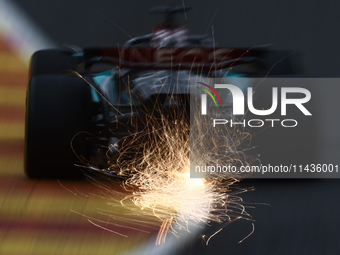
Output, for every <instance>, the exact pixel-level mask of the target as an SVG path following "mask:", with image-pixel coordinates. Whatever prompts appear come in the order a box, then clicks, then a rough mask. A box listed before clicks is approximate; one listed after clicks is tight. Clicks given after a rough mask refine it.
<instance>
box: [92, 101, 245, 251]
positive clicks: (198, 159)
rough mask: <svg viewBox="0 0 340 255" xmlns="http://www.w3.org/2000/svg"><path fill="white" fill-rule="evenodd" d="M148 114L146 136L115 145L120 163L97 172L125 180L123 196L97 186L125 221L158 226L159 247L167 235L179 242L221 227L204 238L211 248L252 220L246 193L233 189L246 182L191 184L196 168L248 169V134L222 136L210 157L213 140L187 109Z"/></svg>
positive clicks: (154, 110)
mask: <svg viewBox="0 0 340 255" xmlns="http://www.w3.org/2000/svg"><path fill="white" fill-rule="evenodd" d="M171 100H173V101H174V102H175V101H177V102H178V100H179V99H176V98H175V96H173V97H172V99H171ZM182 103H183V104H185V102H182ZM156 105H157V103H156ZM145 112H146V114H145V116H144V117H143V119H142V118H141V119H139V121H142V122H143V126H144V129H143V131H141V132H138V133H137V134H132V135H130V136H127V137H125V138H123V139H121V140H120V141H119V142H118V143H116V144H115V145H114V146H117V147H119V148H117V149H119V150H118V151H119V154H118V157H115V158H113V159H108V160H109V163H110V164H111V166H110V167H109V168H108V169H102V170H100V169H98V171H101V172H105V173H107V174H116V175H118V176H119V177H122V181H119V182H120V185H121V186H122V187H124V190H123V191H118V190H117V189H111V188H109V187H107V186H105V185H103V184H100V183H97V184H98V186H99V187H101V188H102V194H103V195H102V197H104V198H105V199H106V201H107V203H108V204H109V205H112V206H122V207H123V208H124V209H125V210H126V212H125V213H124V214H125V215H126V216H125V217H129V216H131V217H132V218H131V220H130V222H134V220H133V218H134V216H137V217H138V218H139V221H141V219H143V220H142V221H143V224H144V225H145V224H146V225H148V224H150V225H151V226H158V228H159V233H158V236H157V240H156V245H159V244H161V243H164V242H165V240H166V236H167V233H168V232H169V233H172V234H174V235H175V236H177V237H178V236H180V233H181V232H182V231H187V232H191V231H192V229H194V228H196V229H197V228H201V229H202V231H203V229H204V228H203V227H204V226H208V227H209V226H212V225H218V226H219V227H218V231H213V232H212V234H209V235H208V236H207V235H205V237H204V238H207V237H208V239H207V240H208V241H206V244H208V242H209V240H210V238H211V237H212V236H214V235H215V234H216V233H217V232H219V231H221V230H222V229H223V228H224V226H226V225H228V224H229V223H231V222H233V221H235V220H237V219H241V218H243V219H248V220H250V216H249V215H248V214H247V213H246V211H245V207H244V206H243V205H242V199H241V198H240V197H239V196H238V195H239V194H240V193H242V192H246V191H247V190H242V189H237V188H235V185H234V184H235V183H237V182H239V180H240V178H242V176H232V175H229V176H226V178H213V179H212V178H205V176H203V175H202V178H190V164H193V162H195V163H194V164H196V165H199V164H202V163H203V162H204V163H207V162H213V161H214V162H215V163H216V162H217V163H221V162H224V164H225V163H227V164H229V163H231V164H234V165H235V164H240V163H241V164H248V163H249V162H248V161H247V160H248V159H247V157H246V156H245V154H244V152H243V151H242V150H241V145H242V144H243V143H244V141H246V140H247V139H249V134H248V133H247V132H241V130H228V133H227V134H223V137H222V138H221V134H218V139H215V140H212V142H213V143H214V146H213V147H214V148H215V149H213V150H210V151H207V150H206V149H204V146H202V145H204V143H206V142H208V140H209V141H210V142H211V140H210V139H211V137H210V136H206V135H205V133H206V132H207V130H206V128H208V127H207V126H204V125H203V126H202V125H190V121H189V120H190V118H189V115H188V113H187V112H186V111H185V110H184V109H183V106H182V107H179V106H176V107H174V108H173V109H171V110H169V111H167V112H163V111H162V110H161V109H160V108H158V107H156V106H155V107H154V108H152V109H151V110H150V109H149V110H148V111H145ZM197 112H199V111H197ZM155 116H157V117H155ZM197 121H200V120H197ZM131 122H132V123H131V125H132V126H133V121H131ZM216 130H217V132H219V129H216ZM190 132H196V133H197V132H198V133H199V135H196V136H195V137H198V138H199V139H196V140H192V141H190V140H191V139H190ZM191 143H192V144H195V146H198V149H197V155H193V154H192V153H190V145H191ZM200 145H201V146H200ZM111 146H112V145H111ZM221 150H223V152H224V153H223V154H222V156H221V153H220V152H221ZM203 155H204V156H203ZM221 164H222V163H221ZM93 169H95V168H93ZM215 177H216V176H215ZM115 181H118V180H115ZM112 214H114V212H112ZM135 218H136V217H135ZM138 223H140V222H138ZM210 232H211V231H210ZM202 238H203V237H202Z"/></svg>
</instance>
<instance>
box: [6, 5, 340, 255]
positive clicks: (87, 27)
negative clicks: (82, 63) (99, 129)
mask: <svg viewBox="0 0 340 255" xmlns="http://www.w3.org/2000/svg"><path fill="white" fill-rule="evenodd" d="M173 2H174V1H161V2H160V1H155V0H152V1H147V2H146V1H132V0H128V1H108V0H98V1H91V0H82V1H80V0H70V1H65V0H62V1H50V0H47V1H39V0H31V1H25V0H15V1H11V0H0V254H18V255H19V254H20V255H21V254H67V255H68V254H124V253H129V254H173V255H177V254H197V253H198V252H197V250H199V251H200V253H202V254H214V255H215V254H249V255H250V254H259V255H260V254H261V255H263V254H264V255H266V254H268V255H276V254H299V255H301V254H308V255H310V254H325V255H333V254H334V255H338V254H340V234H339V229H340V219H339V215H340V200H339V196H340V181H339V180H274V181H271V180H247V181H245V182H244V184H242V185H243V187H249V186H255V188H256V191H255V192H251V193H249V194H245V195H244V199H245V200H246V201H249V202H253V203H255V202H257V203H267V204H270V206H264V205H256V209H250V211H249V212H250V213H251V214H252V215H253V217H254V219H255V220H256V224H255V233H254V234H253V235H252V236H250V237H249V238H248V239H247V240H245V241H244V242H243V243H242V244H239V245H238V244H237V242H238V241H240V240H241V239H242V238H243V237H244V236H246V235H247V234H248V233H249V232H250V231H251V229H252V227H251V225H250V223H247V222H239V223H237V222H236V223H233V224H232V225H230V227H227V228H226V229H225V230H223V231H222V232H221V233H220V234H219V235H217V236H216V237H215V238H214V239H212V241H211V243H210V246H208V247H207V248H205V249H204V248H203V247H202V246H201V244H200V243H199V241H198V240H197V241H193V242H190V243H189V242H188V244H187V247H185V248H184V249H183V251H181V252H179V251H176V252H175V251H174V247H167V248H164V249H165V250H162V251H160V250H158V251H157V249H155V247H154V246H152V245H151V246H150V247H151V248H150V247H149V246H148V242H150V243H151V244H152V243H153V240H154V239H153V238H154V235H152V234H145V233H139V232H135V231H131V230H130V231H127V232H126V234H128V235H129V238H124V237H120V236H118V235H116V234H113V233H110V232H107V231H104V230H103V229H100V228H98V227H96V226H93V225H92V224H91V223H90V222H88V220H87V218H86V217H82V216H80V215H79V214H76V213H73V212H72V211H71V210H73V211H76V212H79V213H81V214H85V215H87V216H89V217H96V218H98V214H97V208H103V209H107V210H112V208H110V207H109V206H106V205H105V204H104V202H103V201H102V200H101V199H98V198H96V197H92V198H90V197H87V196H86V194H89V193H96V192H97V188H96V187H95V186H94V185H92V184H90V183H88V182H84V181H82V182H80V181H77V180H71V181H60V182H58V181H57V180H55V181H40V180H29V179H27V178H26V177H25V175H24V171H23V146H24V142H23V139H24V119H25V93H26V86H27V82H28V60H29V56H30V55H31V54H32V53H33V52H34V51H35V50H38V49H42V48H49V47H54V46H57V45H59V46H60V45H61V44H63V43H71V44H75V45H78V46H81V47H85V46H108V45H114V46H115V45H116V44H117V43H120V44H122V43H123V42H124V41H126V40H127V39H129V35H131V36H138V35H142V34H146V33H149V32H150V30H151V28H152V27H153V26H154V25H155V24H157V23H158V22H159V21H160V17H158V16H157V15H156V16H155V15H148V14H147V11H148V9H150V8H151V7H152V6H154V5H157V4H173ZM176 3H177V4H180V5H182V4H185V5H186V6H192V7H194V8H193V10H192V11H190V12H188V14H187V20H185V19H184V17H182V21H183V22H184V23H186V24H187V25H188V27H189V28H190V29H191V31H192V32H193V33H205V32H207V31H208V33H211V29H212V28H211V26H213V27H214V34H215V37H216V41H219V42H220V45H231V46H249V45H254V44H262V43H273V44H274V48H279V49H298V50H300V49H303V50H304V52H305V53H306V54H305V60H306V62H307V69H308V70H309V74H310V75H313V76H317V77H339V60H340V50H339V45H340V36H339V33H338V31H339V25H340V21H339V15H338V14H339V11H340V5H339V2H337V1H316V0H313V1H308V0H303V1H293V0H287V1H269V0H260V1H209V2H208V1H184V2H182V1H177V2H176ZM127 34H128V35H127ZM320 93H321V94H322V93H323V92H322V91H320ZM338 95H339V94H333V95H326V96H327V97H326V96H325V97H324V98H326V100H325V101H324V102H323V105H322V106H321V105H320V107H321V109H330V111H329V112H327V113H326V112H325V113H324V116H325V120H327V121H328V122H329V121H330V122H331V124H330V123H328V124H327V125H326V124H324V125H319V126H318V127H317V136H315V137H310V139H311V140H313V142H314V143H315V147H316V148H317V149H316V158H317V160H319V161H320V162H319V163H333V162H330V161H332V160H333V161H334V160H335V159H339V151H340V149H339V141H340V136H339V134H338V127H339V124H340V118H339V113H338ZM334 102H335V103H334ZM324 123H326V121H325V122H324ZM65 125H67V123H66V124H65ZM302 153H303V152H302ZM61 160H62V159H61ZM310 163H312V162H310ZM334 163H336V162H334ZM101 219H102V220H108V219H107V218H106V219H105V218H101ZM124 231H126V229H125V230H124ZM144 243H145V245H144Z"/></svg>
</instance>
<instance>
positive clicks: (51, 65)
mask: <svg viewBox="0 0 340 255" xmlns="http://www.w3.org/2000/svg"><path fill="white" fill-rule="evenodd" d="M151 12H153V13H163V14H165V19H164V22H163V23H162V24H160V25H158V26H156V27H155V28H154V29H153V31H152V33H151V34H148V35H144V36H140V37H136V38H133V39H131V40H129V41H127V42H126V43H125V44H124V45H123V46H122V47H119V48H118V47H117V48H85V49H83V50H81V51H71V50H66V49H51V50H40V51H37V52H35V53H34V54H33V56H32V59H31V65H30V78H29V84H28V89H27V98H26V101H27V102H26V128H25V172H26V174H27V176H29V177H31V178H62V177H72V176H80V175H81V173H82V172H81V171H80V168H79V167H77V166H75V164H80V163H81V162H83V163H84V162H91V163H92V164H93V165H97V166H98V167H106V165H105V164H106V162H104V161H105V160H103V158H106V157H107V155H108V153H109V154H110V155H109V156H110V157H111V158H114V154H115V153H117V151H118V150H119V146H118V147H117V146H116V147H112V146H111V145H112V144H115V143H116V142H117V141H119V139H121V138H122V137H125V136H128V135H131V134H132V133H138V132H139V131H140V130H141V128H142V127H138V124H136V123H138V122H134V123H135V124H134V125H133V126H131V125H129V121H131V119H133V118H135V119H136V118H140V116H141V115H143V114H150V112H149V113H146V111H145V109H146V108H147V107H150V108H152V107H153V106H154V105H155V104H160V105H162V107H163V108H162V109H164V111H167V110H169V109H170V108H171V107H172V104H173V103H169V102H170V101H169V97H170V96H172V97H173V95H174V94H175V95H176V96H177V97H176V100H177V104H176V107H177V108H178V107H182V108H183V110H185V111H187V112H188V103H187V96H188V92H187V90H186V88H187V86H188V82H187V80H188V77H189V76H190V75H191V76H192V75H194V74H195V73H199V75H203V76H206V77H218V75H224V74H225V73H226V72H230V74H231V73H233V74H236V75H242V76H246V77H247V76H259V77H261V76H264V75H267V73H268V71H269V70H270V69H271V67H272V66H273V64H275V63H276V62H277V61H278V60H280V59H283V58H284V61H281V62H280V63H278V64H277V65H276V66H275V68H273V69H272V70H271V72H270V75H285V74H293V73H295V72H296V70H295V69H294V64H293V57H287V56H290V53H291V52H288V51H271V50H269V49H268V47H267V46H257V47H250V48H230V47H217V46H216V45H214V43H213V40H212V39H211V38H207V37H206V36H198V35H189V33H188V30H187V28H186V27H185V26H181V25H177V24H176V22H175V21H174V16H175V14H176V13H179V12H183V10H182V7H173V6H172V7H169V6H158V7H155V8H153V9H152V10H151ZM231 68H232V72H231ZM160 85H161V86H160ZM175 87H176V89H173V88H175ZM179 88H180V89H179ZM169 91H171V93H170V92H169ZM152 114H156V113H152ZM139 125H143V123H141V124H139ZM110 148H111V149H110ZM88 159H91V160H88Z"/></svg>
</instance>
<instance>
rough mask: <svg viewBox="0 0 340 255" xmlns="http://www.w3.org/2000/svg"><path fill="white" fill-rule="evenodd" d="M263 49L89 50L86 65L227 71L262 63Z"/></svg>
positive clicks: (85, 55)
mask: <svg viewBox="0 0 340 255" xmlns="http://www.w3.org/2000/svg"><path fill="white" fill-rule="evenodd" d="M264 52H265V51H264V48H263V47H251V48H161V49H156V48H151V47H145V48H142V47H140V48H138V47H128V48H118V47H116V48H86V49H84V59H85V62H86V63H91V62H93V61H103V62H111V63H114V64H115V65H117V66H118V67H126V68H133V69H135V68H147V69H171V68H175V67H180V68H181V69H191V68H202V69H211V68H216V69H223V68H227V67H231V66H234V65H238V64H243V63H251V62H254V61H257V60H259V59H260V58H261V57H262V56H263V54H264Z"/></svg>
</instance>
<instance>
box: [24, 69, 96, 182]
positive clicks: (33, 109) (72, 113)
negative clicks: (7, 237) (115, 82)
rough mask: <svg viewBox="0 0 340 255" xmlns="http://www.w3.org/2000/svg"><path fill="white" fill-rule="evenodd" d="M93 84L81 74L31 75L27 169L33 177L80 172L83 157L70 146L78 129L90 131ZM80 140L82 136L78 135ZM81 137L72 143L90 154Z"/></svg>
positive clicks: (26, 145) (52, 176) (53, 176)
mask: <svg viewBox="0 0 340 255" xmlns="http://www.w3.org/2000/svg"><path fill="white" fill-rule="evenodd" d="M90 108H91V90H90V86H89V85H88V84H87V83H86V82H85V81H83V80H82V79H81V78H79V77H75V76H70V75H68V76H60V75H59V76H58V75H35V76H31V79H30V81H29V86H28V89H27V98H26V125H25V172H26V174H27V176H28V177H31V178H69V177H74V176H80V175H81V171H80V168H79V167H75V166H74V164H77V163H78V164H79V163H80V160H79V158H78V157H77V155H76V154H75V153H74V152H73V150H72V148H71V141H72V139H73V138H74V136H75V135H76V134H77V133H79V132H82V131H84V132H89V131H91V130H90V121H91V109H90ZM78 140H79V139H78ZM81 143H82V141H77V142H74V143H73V146H74V149H75V150H76V151H77V153H78V156H85V157H86V156H87V155H86V154H87V153H88V152H87V150H86V148H84V146H83V144H81Z"/></svg>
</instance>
